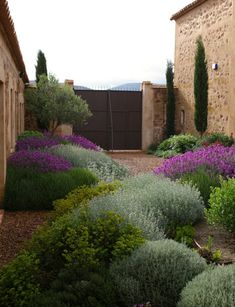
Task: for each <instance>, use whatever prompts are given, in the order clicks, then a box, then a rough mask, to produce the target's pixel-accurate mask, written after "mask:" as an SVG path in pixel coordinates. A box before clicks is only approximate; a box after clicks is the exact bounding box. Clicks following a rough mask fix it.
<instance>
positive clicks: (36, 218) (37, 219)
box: [0, 211, 49, 267]
mask: <svg viewBox="0 0 235 307" xmlns="http://www.w3.org/2000/svg"><path fill="white" fill-rule="evenodd" d="M48 215H49V213H48V211H35V212H29V211H21V212H7V211H5V213H4V217H3V222H2V224H1V225H0V267H1V266H3V265H4V264H6V263H7V262H9V261H10V260H12V259H13V258H14V257H15V256H16V255H17V254H18V253H19V251H20V250H21V249H22V248H23V247H24V243H25V241H27V240H28V239H30V238H31V236H32V233H33V232H34V231H35V229H36V228H37V227H38V226H39V225H41V224H42V223H43V222H44V221H46V219H47V217H48Z"/></svg>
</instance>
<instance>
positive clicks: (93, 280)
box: [29, 268, 116, 307]
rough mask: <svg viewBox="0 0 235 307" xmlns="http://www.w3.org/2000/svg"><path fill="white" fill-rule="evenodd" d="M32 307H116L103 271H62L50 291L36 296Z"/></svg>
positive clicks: (114, 298) (109, 284)
mask: <svg viewBox="0 0 235 307" xmlns="http://www.w3.org/2000/svg"><path fill="white" fill-rule="evenodd" d="M29 305H30V306H32V307H40V306H41V307H44V306H50V307H58V306H65V307H67V306H81V307H82V306H84V307H88V306H96V307H110V306H116V297H115V293H114V290H113V287H112V282H111V281H110V278H109V277H108V276H107V273H106V272H105V271H104V270H98V271H95V272H94V271H93V272H91V271H89V270H82V269H80V270H79V269H77V270H74V269H67V268H65V269H63V270H61V272H60V273H59V274H58V276H57V278H56V279H55V280H54V281H53V282H52V284H51V286H50V289H49V290H46V291H43V292H42V293H41V294H39V295H37V296H36V297H35V298H34V299H33V300H32V302H30V304H29Z"/></svg>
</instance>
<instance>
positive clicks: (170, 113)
mask: <svg viewBox="0 0 235 307" xmlns="http://www.w3.org/2000/svg"><path fill="white" fill-rule="evenodd" d="M166 84H167V105H166V137H167V138H169V137H170V136H171V135H174V134H175V93H174V73H173V64H172V62H171V61H168V62H167V69H166Z"/></svg>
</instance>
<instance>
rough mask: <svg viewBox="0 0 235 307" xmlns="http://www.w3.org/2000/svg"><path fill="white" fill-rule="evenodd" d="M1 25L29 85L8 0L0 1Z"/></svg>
mask: <svg viewBox="0 0 235 307" xmlns="http://www.w3.org/2000/svg"><path fill="white" fill-rule="evenodd" d="M0 25H1V26H2V27H3V30H4V34H5V35H6V38H7V42H8V46H9V49H10V52H11V55H12V57H13V59H14V62H15V64H16V67H17V68H18V70H19V72H20V73H21V77H22V79H23V81H24V82H25V83H28V82H29V79H28V76H27V73H26V69H25V65H24V61H23V57H22V54H21V51H20V46H19V42H18V39H17V35H16V32H15V27H14V23H13V20H12V18H11V15H10V11H9V7H8V3H7V0H0Z"/></svg>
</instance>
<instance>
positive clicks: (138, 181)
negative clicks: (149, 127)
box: [91, 174, 204, 240]
mask: <svg viewBox="0 0 235 307" xmlns="http://www.w3.org/2000/svg"><path fill="white" fill-rule="evenodd" d="M91 204H92V206H93V207H94V210H100V209H105V210H107V209H109V208H110V209H112V210H114V211H117V212H119V213H120V214H121V215H125V216H126V217H127V216H128V218H129V220H131V221H132V222H133V223H134V224H135V225H136V226H138V227H139V228H141V229H143V230H144V233H145V235H146V236H145V237H146V238H147V239H150V240H157V239H158V238H159V237H158V236H156V235H155V234H156V233H159V229H160V230H162V231H163V232H165V233H166V234H172V233H173V232H174V230H175V228H176V227H177V226H180V225H186V224H194V223H195V222H196V221H198V220H199V219H201V218H202V216H203V210H204V206H203V201H202V198H201V197H200V193H199V192H198V191H197V190H196V189H195V188H194V187H192V186H190V185H186V184H185V185H183V184H181V183H179V182H174V181H171V180H170V179H168V178H164V177H158V176H156V175H153V174H144V175H139V176H136V177H132V178H129V179H126V180H124V181H123V189H122V190H121V191H119V192H117V193H115V194H114V195H111V196H106V197H103V198H99V199H96V200H94V201H92V202H91Z"/></svg>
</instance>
